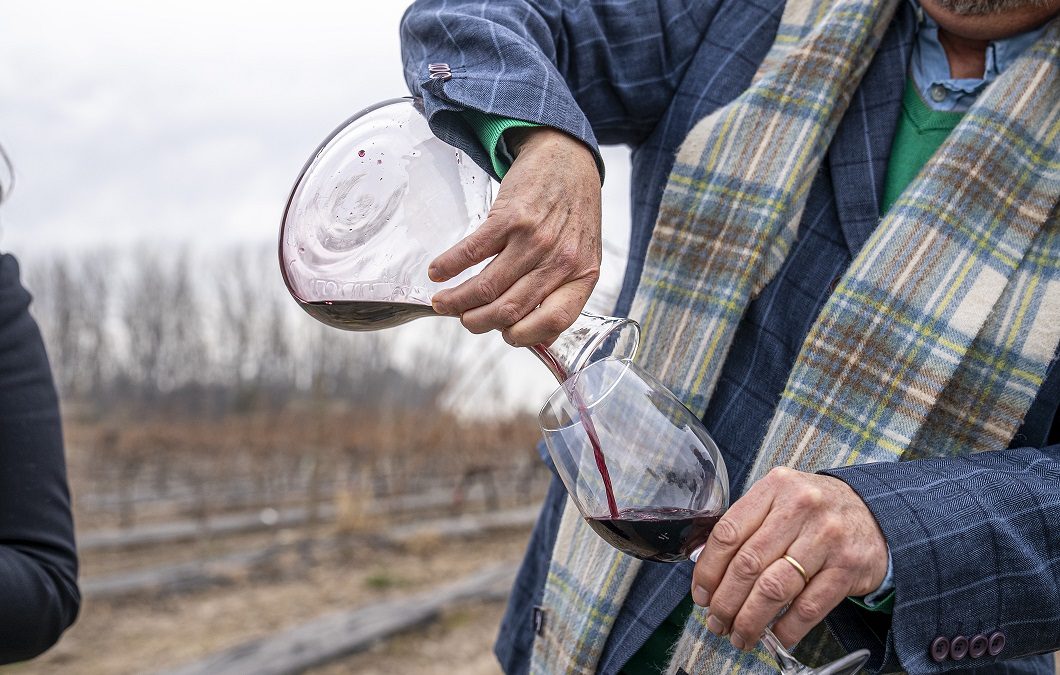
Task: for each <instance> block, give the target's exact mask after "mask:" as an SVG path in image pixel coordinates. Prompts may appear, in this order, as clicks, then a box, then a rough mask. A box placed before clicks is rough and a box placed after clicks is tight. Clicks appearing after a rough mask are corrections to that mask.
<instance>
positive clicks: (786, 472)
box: [766, 466, 798, 483]
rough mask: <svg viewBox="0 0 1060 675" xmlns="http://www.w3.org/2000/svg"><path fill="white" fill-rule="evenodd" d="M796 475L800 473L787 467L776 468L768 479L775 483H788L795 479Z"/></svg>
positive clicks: (770, 471) (768, 475)
mask: <svg viewBox="0 0 1060 675" xmlns="http://www.w3.org/2000/svg"><path fill="white" fill-rule="evenodd" d="M796 473H798V472H797V471H795V470H794V469H789V468H788V467H786V466H775V467H773V468H772V469H770V470H769V473H768V474H766V477H767V478H768V479H769V480H771V481H773V482H774V483H786V482H788V481H790V480H791V479H792V478H794V477H795V474H796Z"/></svg>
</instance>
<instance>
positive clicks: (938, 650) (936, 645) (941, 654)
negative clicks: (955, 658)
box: [931, 636, 950, 663]
mask: <svg viewBox="0 0 1060 675" xmlns="http://www.w3.org/2000/svg"><path fill="white" fill-rule="evenodd" d="M949 657H950V641H949V640H947V639H946V638H944V637H942V636H939V637H937V638H935V639H934V641H932V643H931V658H932V659H934V660H935V663H942V662H943V661H945V660H946V659H948V658H949Z"/></svg>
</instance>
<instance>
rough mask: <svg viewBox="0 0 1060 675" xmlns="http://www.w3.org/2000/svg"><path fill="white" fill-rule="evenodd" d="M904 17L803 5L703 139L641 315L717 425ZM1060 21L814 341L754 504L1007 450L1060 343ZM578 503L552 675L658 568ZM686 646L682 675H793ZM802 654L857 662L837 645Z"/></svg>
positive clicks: (916, 191) (886, 234)
mask: <svg viewBox="0 0 1060 675" xmlns="http://www.w3.org/2000/svg"><path fill="white" fill-rule="evenodd" d="M896 5H897V0H789V1H788V3H787V6H786V8H785V11H784V16H783V19H782V22H781V26H780V29H779V32H778V34H777V38H776V41H775V43H774V45H773V48H772V50H771V51H770V53H769V55H768V56H767V58H766V60H765V62H764V63H763V64H762V66H761V67H760V69H759V72H758V74H757V75H756V79H755V82H754V83H753V84H752V85H751V87H750V88H749V89H748V90H747V91H745V92H744V93H743V94H742V95H741V96H740V97H738V98H737V99H736V100H735V101H733V102H732V103H730V104H729V105H727V106H725V107H723V108H721V109H719V110H717V111H715V112H714V113H713V114H711V115H710V116H708V117H707V118H705V119H703V120H702V121H700V122H699V123H698V124H697V125H696V126H695V127H694V128H693V129H692V131H691V132H690V133H689V135H688V137H687V138H686V139H685V142H684V143H683V145H682V146H681V149H680V151H679V153H678V156H677V160H676V163H675V165H674V167H673V170H672V172H671V174H670V177H669V181H668V183H667V186H666V191H665V193H664V196H663V200H662V204H661V207H660V211H659V216H658V221H657V223H656V225H655V229H654V232H653V235H652V240H651V244H650V247H649V250H648V256H647V260H646V264H645V267H644V271H643V274H642V276H641V280H640V286H639V288H638V291H637V296H636V298H635V301H634V304H633V311H632V312H631V315H632V316H633V317H634V318H637V319H639V320H640V321H641V325H642V326H643V329H644V330H643V342H642V347H641V356H640V358H639V360H640V362H641V365H643V366H644V367H645V368H646V369H647V370H649V371H651V372H653V373H655V374H656V375H657V376H659V378H660V379H661V380H662V381H663V382H665V383H666V384H667V385H669V386H670V387H671V388H672V390H673V391H674V393H675V394H676V395H677V396H678V398H680V399H682V400H683V401H684V402H685V403H686V404H687V405H688V406H689V408H690V409H691V410H692V411H693V412H696V413H697V414H700V415H702V413H703V412H704V411H705V410H706V406H707V402H708V400H709V399H710V396H711V393H712V392H713V389H714V385H715V381H716V380H717V378H718V374H719V373H720V372H721V369H722V365H723V364H724V361H725V357H726V354H727V352H728V349H729V345H730V343H731V341H732V337H733V334H734V332H735V329H736V326H737V324H738V323H739V321H740V319H741V317H742V316H743V314H744V312H745V310H746V309H747V306H748V304H749V303H750V302H751V300H752V299H753V298H754V297H755V296H756V295H757V293H758V292H759V291H761V289H762V288H763V287H764V286H765V285H766V284H767V283H768V282H769V281H770V280H771V279H772V278H773V276H774V275H775V274H776V273H777V271H778V270H779V268H780V266H781V264H782V263H783V261H784V258H785V256H786V255H787V252H788V251H789V249H790V247H791V244H792V242H793V241H794V238H795V236H796V230H797V227H798V223H799V221H800V218H801V214H802V211H803V208H804V206H805V200H806V195H807V192H808V190H809V187H810V184H811V182H812V180H813V178H814V175H815V174H816V172H817V170H818V167H819V166H820V163H821V161H822V159H823V158H824V156H825V153H826V151H827V149H828V146H829V145H830V143H831V139H832V136H833V133H834V131H835V129H836V127H837V126H838V124H839V121H840V120H841V119H842V117H843V114H844V112H845V110H846V108H847V105H848V103H849V101H850V98H851V96H852V94H853V92H854V91H855V90H856V89H857V87H858V84H859V82H860V80H861V77H862V75H863V73H864V72H865V70H866V68H867V66H868V64H869V62H870V61H871V60H872V58H873V55H874V54H875V51H876V48H877V47H878V45H879V42H880V40H881V38H882V36H883V33H884V31H885V29H886V27H887V25H888V23H889V22H890V19H891V16H892V14H893V12H894V9H895V6H896ZM1058 147H1060V20H1055V21H1053V23H1052V25H1051V26H1050V27H1049V29H1048V30H1047V31H1046V33H1045V35H1044V36H1043V37H1042V39H1040V40H1039V41H1038V42H1037V43H1036V44H1035V45H1034V46H1032V47H1031V48H1029V49H1028V50H1027V52H1026V53H1025V54H1024V55H1023V56H1022V57H1021V58H1020V59H1019V60H1018V61H1017V62H1016V63H1014V64H1013V65H1012V66H1011V67H1010V68H1009V69H1008V70H1007V71H1006V72H1005V73H1004V74H1003V75H1002V77H1000V78H999V79H998V80H997V81H996V82H994V83H993V84H992V85H991V86H990V87H989V88H988V89H987V90H986V91H985V92H984V93H983V94H982V95H981V96H980V97H979V100H978V101H977V102H976V104H975V105H974V106H973V108H972V109H971V110H970V111H969V112H968V113H967V114H966V115H965V117H964V118H963V120H962V122H961V123H960V125H959V126H958V127H957V128H956V129H955V130H954V131H953V133H952V134H951V135H950V137H949V138H948V139H947V141H946V142H945V143H944V145H943V146H942V147H941V148H940V149H939V151H938V152H937V153H936V154H935V156H934V157H933V158H932V159H931V160H930V161H929V163H928V164H927V165H926V166H925V167H924V169H923V170H922V171H921V173H920V175H919V176H918V177H917V178H916V180H914V181H913V183H912V184H911V185H910V186H909V187H908V189H907V190H906V191H905V193H904V194H903V195H902V196H901V198H900V199H899V200H898V201H897V203H896V204H895V205H894V206H893V207H892V208H891V210H890V211H889V212H888V213H887V215H886V217H885V218H884V219H883V221H882V222H881V224H880V225H879V227H877V229H876V231H875V233H874V235H873V236H872V237H871V238H870V239H869V241H868V242H867V243H866V244H865V246H864V247H863V248H862V250H861V251H860V253H859V254H858V255H857V257H856V258H855V259H854V261H853V263H852V264H851V266H850V268H849V269H848V270H847V272H846V274H845V275H844V276H843V278H842V280H841V281H840V283H839V285H838V286H837V287H836V289H835V291H834V292H833V294H832V295H831V297H830V298H829V300H828V302H827V303H826V304H825V306H824V308H823V309H822V311H821V314H820V316H819V317H818V318H817V320H816V322H815V323H814V325H813V327H812V328H811V330H810V332H809V334H808V336H807V337H806V340H805V342H804V343H803V346H802V348H801V351H800V353H799V356H798V358H797V360H796V363H795V366H794V368H793V369H792V372H791V374H790V375H789V379H788V382H787V385H786V387H785V390H784V393H783V396H782V398H781V401H780V403H779V405H778V407H777V410H776V412H775V415H774V418H773V420H772V422H771V424H770V426H769V429H768V431H767V433H766V437H765V440H764V441H763V443H762V446H761V448H760V450H759V452H758V455H757V460H756V463H755V465H754V468H753V469H752V471H751V475H750V476H749V478H748V482H747V485H751V484H752V483H753V482H754V481H756V480H757V479H759V478H761V477H762V476H763V475H764V474H765V473H766V472H767V471H768V470H769V469H770V468H771V467H774V466H780V465H786V466H790V467H794V468H796V469H799V470H801V471H811V472H812V471H815V470H819V469H823V468H828V467H835V466H841V465H847V464H852V463H861V462H884V461H897V460H899V459H910V458H916V457H924V456H929V455H930V456H953V455H965V454H969V453H974V452H980V451H984V450H997V449H1002V448H1005V447H1006V446H1007V445H1008V443H1009V442H1010V441H1011V439H1012V436H1013V435H1014V434H1015V431H1016V429H1017V428H1018V427H1019V425H1020V423H1021V422H1022V420H1023V417H1024V415H1025V414H1026V412H1027V409H1028V408H1029V407H1030V405H1031V403H1032V402H1033V400H1034V398H1035V396H1036V394H1037V392H1038V389H1039V388H1040V387H1041V385H1042V383H1043V382H1044V379H1045V376H1046V374H1047V371H1048V366H1049V363H1050V361H1051V359H1052V358H1053V355H1054V354H1055V352H1056V348H1057V344H1058V342H1060V216H1058V207H1057V204H1058V201H1060V151H1058ZM639 564H640V563H639V561H637V560H635V559H633V558H631V557H628V556H626V555H624V554H621V553H619V552H617V551H615V550H614V549H612V548H611V547H610V546H609V545H607V544H606V543H605V542H604V541H603V540H602V539H600V538H599V537H598V536H597V535H596V534H595V533H593V531H592V530H591V529H589V528H588V526H587V525H586V524H585V523H584V521H583V520H582V518H581V516H580V514H579V513H578V511H577V509H576V508H575V507H574V505H573V503H572V502H570V501H568V503H567V506H566V508H565V510H564V513H563V518H562V521H561V524H560V528H559V533H558V536H557V541H556V545H555V547H554V549H553V553H552V561H551V566H550V568H549V573H548V578H547V582H546V587H545V595H544V600H543V604H544V607H545V610H546V611H547V612H548V614H549V620H548V622H546V625H545V628H544V632H543V634H542V635H540V636H539V637H538V638H537V640H536V641H535V644H534V653H533V658H532V663H531V670H532V672H534V673H541V674H547V675H553V674H555V673H592V672H595V670H596V664H597V661H598V659H599V657H600V654H601V652H602V650H603V647H604V643H605V642H606V640H607V637H608V634H609V632H610V630H611V627H612V625H613V624H614V621H615V618H616V616H617V615H618V612H619V609H620V608H621V606H622V603H623V601H624V598H625V597H626V594H627V592H628V590H629V588H630V586H631V584H632V583H633V579H634V578H635V577H636V574H637V571H638V569H639ZM706 616H707V612H706V610H703V609H700V608H697V609H696V610H695V611H693V613H692V615H691V616H690V617H689V619H688V623H687V624H686V625H685V629H684V633H683V636H682V638H681V639H680V641H679V642H678V644H677V645H676V648H675V650H674V654H673V656H672V661H671V664H670V667H669V670H668V672H669V673H674V672H676V671H677V670H678V669H684V670H685V671H687V672H689V673H696V674H697V675H699V674H700V673H729V672H735V671H737V670H739V671H741V672H754V673H773V672H775V670H774V665H773V662H772V660H771V659H770V658H769V657H768V655H766V653H765V652H763V651H761V650H759V651H756V652H752V653H749V654H744V653H742V652H739V651H737V650H736V649H734V648H733V647H732V646H731V644H730V643H729V641H728V640H727V639H725V638H717V637H715V636H713V635H712V634H710V633H709V632H708V631H707V630H706ZM815 633H816V636H815V634H811V636H810V637H808V638H807V639H806V640H804V641H803V643H802V645H800V655H802V656H806V655H807V653H809V658H810V659H811V660H813V659H819V658H824V657H825V654H826V652H827V651H830V650H834V648H836V647H837V646H838V645H836V644H835V643H834V641H831V643H829V641H830V640H831V639H830V638H828V636H827V634H826V633H825V631H823V630H820V631H816V632H815Z"/></svg>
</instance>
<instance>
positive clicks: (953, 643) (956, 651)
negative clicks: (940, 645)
mask: <svg viewBox="0 0 1060 675" xmlns="http://www.w3.org/2000/svg"><path fill="white" fill-rule="evenodd" d="M967 655H968V638H966V637H964V636H963V635H958V636H957V637H955V638H953V639H952V640H950V658H951V659H953V660H954V661H960V660H961V659H963V658H964V657H965V656H967Z"/></svg>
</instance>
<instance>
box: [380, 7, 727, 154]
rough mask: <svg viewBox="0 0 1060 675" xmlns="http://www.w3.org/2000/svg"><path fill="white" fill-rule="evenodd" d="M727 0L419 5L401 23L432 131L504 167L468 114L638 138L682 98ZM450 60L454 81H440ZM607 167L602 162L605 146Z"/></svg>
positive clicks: (409, 69)
mask: <svg viewBox="0 0 1060 675" xmlns="http://www.w3.org/2000/svg"><path fill="white" fill-rule="evenodd" d="M717 5H718V0H708V1H706V2H701V1H698V0H659V1H658V2H619V1H618V0H544V1H533V0H418V1H417V2H415V3H414V4H413V5H412V6H411V7H410V8H409V9H408V11H407V12H406V13H405V16H404V18H403V20H402V22H401V45H402V55H403V60H404V68H405V78H406V80H407V82H408V86H409V89H410V90H411V91H412V93H413V94H414V95H415V96H422V97H423V101H424V106H425V108H426V112H427V116H428V118H429V119H430V122H431V128H432V129H433V130H434V132H435V134H436V135H438V137H439V138H441V139H442V140H444V141H446V142H447V143H450V144H451V145H455V146H457V147H459V148H461V149H462V150H464V151H465V152H466V153H468V155H469V156H470V157H472V159H474V160H475V161H476V162H477V163H478V164H479V165H480V166H482V167H483V168H484V169H486V170H487V171H489V172H490V173H491V174H493V173H494V170H493V166H492V164H491V162H490V160H489V157H488V156H487V154H486V153H485V151H484V150H483V148H482V147H481V144H480V143H479V142H478V140H477V137H476V136H475V134H474V132H473V130H472V129H471V128H470V126H469V125H468V124H467V122H466V121H465V120H464V119H463V117H462V115H461V112H462V111H464V110H468V109H470V110H476V111H479V112H484V113H489V114H491V115H496V116H498V117H504V118H510V119H516V120H524V121H527V122H533V123H535V124H540V125H545V126H550V127H553V128H556V129H560V130H562V131H565V132H567V133H568V134H570V135H572V136H574V137H575V138H578V139H580V140H581V141H583V142H585V143H586V144H587V145H589V146H590V147H591V148H593V150H594V151H596V148H597V142H598V141H599V142H602V143H605V144H613V143H627V144H631V145H635V144H637V143H638V142H639V141H640V140H641V139H643V138H644V137H645V136H646V135H647V134H648V133H649V132H650V131H651V130H652V129H653V128H654V127H655V125H656V123H657V122H658V120H659V119H660V117H661V116H662V114H663V112H664V111H665V110H666V108H667V107H668V106H669V105H670V104H671V103H672V100H673V95H674V93H675V91H676V89H677V85H678V83H679V82H680V80H681V78H682V75H683V74H684V72H685V69H686V68H687V67H688V63H689V62H690V61H691V59H692V57H693V56H694V54H695V51H696V49H697V47H698V46H699V42H700V40H701V38H702V36H703V34H704V32H705V30H706V27H707V26H708V25H709V23H710V20H711V18H712V17H713V15H714V12H715V10H716V8H717ZM431 64H446V65H447V66H448V69H449V72H451V75H452V77H451V78H450V79H442V78H439V79H431V78H430V71H429V70H428V68H429V66H430V65H431ZM597 162H598V163H599V164H600V166H601V170H602V162H601V160H600V157H599V153H598V152H597Z"/></svg>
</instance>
